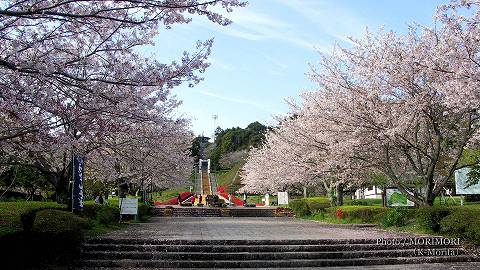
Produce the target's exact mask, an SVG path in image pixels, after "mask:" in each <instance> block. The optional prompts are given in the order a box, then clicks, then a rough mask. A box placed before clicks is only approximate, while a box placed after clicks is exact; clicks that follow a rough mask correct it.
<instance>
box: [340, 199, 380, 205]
mask: <svg viewBox="0 0 480 270" xmlns="http://www.w3.org/2000/svg"><path fill="white" fill-rule="evenodd" d="M344 203H345V205H364V206H374V205H377V206H381V205H382V199H355V200H345V202H344Z"/></svg>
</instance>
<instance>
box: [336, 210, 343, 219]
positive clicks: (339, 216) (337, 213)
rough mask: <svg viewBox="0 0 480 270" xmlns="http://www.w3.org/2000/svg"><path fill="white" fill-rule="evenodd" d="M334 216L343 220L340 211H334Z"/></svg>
mask: <svg viewBox="0 0 480 270" xmlns="http://www.w3.org/2000/svg"><path fill="white" fill-rule="evenodd" d="M335 216H337V217H338V218H343V211H342V209H337V211H335Z"/></svg>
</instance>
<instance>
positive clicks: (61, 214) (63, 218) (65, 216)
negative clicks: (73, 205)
mask: <svg viewBox="0 0 480 270" xmlns="http://www.w3.org/2000/svg"><path fill="white" fill-rule="evenodd" d="M87 227H88V222H87V220H85V219H84V218H81V217H78V216H76V215H74V214H72V213H70V212H67V211H61V210H55V209H46V210H41V211H38V212H37V215H36V217H35V222H34V223H33V231H34V232H37V233H52V234H56V233H63V232H79V233H80V234H81V231H82V230H83V229H86V228H87Z"/></svg>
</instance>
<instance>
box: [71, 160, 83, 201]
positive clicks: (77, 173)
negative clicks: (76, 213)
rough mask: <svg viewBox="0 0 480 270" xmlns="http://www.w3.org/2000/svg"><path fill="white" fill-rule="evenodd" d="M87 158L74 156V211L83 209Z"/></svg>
mask: <svg viewBox="0 0 480 270" xmlns="http://www.w3.org/2000/svg"><path fill="white" fill-rule="evenodd" d="M84 164H85V158H84V157H83V156H80V155H75V154H74V155H73V187H72V210H82V209H83V178H84V175H83V168H84Z"/></svg>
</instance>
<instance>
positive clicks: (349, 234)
mask: <svg viewBox="0 0 480 270" xmlns="http://www.w3.org/2000/svg"><path fill="white" fill-rule="evenodd" d="M102 237H108V238H138V239H181V240H183V239H185V240H187V239H191V240H229V239H231V240H242V239H245V240H264V239H273V240H290V239H378V238H394V237H414V235H412V234H407V233H394V232H387V231H384V230H381V229H375V228H358V227H352V226H344V225H331V224H323V223H319V222H314V221H307V220H298V219H293V218H255V217H242V218H216V217H209V218H198V217H155V218H152V219H151V220H150V222H148V223H140V224H133V225H130V226H128V227H126V228H125V229H123V230H120V231H115V232H112V233H110V234H107V235H104V236H102ZM99 269H104V270H109V269H110V268H99ZM125 269H130V270H141V269H144V268H125ZM282 269H289V268H282ZM297 269H298V268H297ZM302 269H317V268H302ZM323 269H328V270H359V269H367V270H413V269H425V270H460V269H461V270H474V269H480V263H477V262H474V263H442V264H438V263H433V264H409V265H378V266H357V267H326V268H323Z"/></svg>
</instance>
